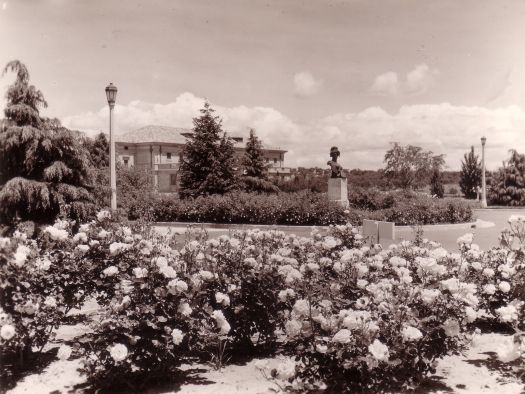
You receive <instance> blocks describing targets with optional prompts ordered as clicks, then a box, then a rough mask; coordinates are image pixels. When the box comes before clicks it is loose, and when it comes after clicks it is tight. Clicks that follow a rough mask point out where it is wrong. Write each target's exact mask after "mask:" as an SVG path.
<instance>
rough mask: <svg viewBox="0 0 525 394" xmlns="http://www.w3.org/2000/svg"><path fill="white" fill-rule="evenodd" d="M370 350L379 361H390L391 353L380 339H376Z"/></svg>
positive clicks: (369, 347)
mask: <svg viewBox="0 0 525 394" xmlns="http://www.w3.org/2000/svg"><path fill="white" fill-rule="evenodd" d="M368 351H369V352H370V354H371V355H372V356H373V357H374V358H375V359H376V360H377V361H388V358H389V357H390V353H389V351H388V347H387V346H386V345H385V344H383V343H381V342H380V341H379V340H378V339H376V340H374V342H372V343H371V344H370V345H369V346H368Z"/></svg>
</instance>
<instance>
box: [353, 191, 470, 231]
mask: <svg viewBox="0 0 525 394" xmlns="http://www.w3.org/2000/svg"><path fill="white" fill-rule="evenodd" d="M348 200H349V202H350V206H351V207H352V208H353V209H355V210H364V211H365V212H362V211H361V212H360V213H359V216H360V217H363V218H366V219H371V220H384V221H388V222H394V223H396V224H397V225H405V226H406V225H414V224H438V223H462V222H468V221H470V220H472V217H473V212H472V207H471V206H470V204H468V203H466V202H464V201H457V200H456V199H435V198H432V197H429V196H428V195H426V194H422V193H416V192H413V191H410V190H402V191H391V192H383V191H380V190H379V189H359V188H357V189H351V190H350V193H349V195H348Z"/></svg>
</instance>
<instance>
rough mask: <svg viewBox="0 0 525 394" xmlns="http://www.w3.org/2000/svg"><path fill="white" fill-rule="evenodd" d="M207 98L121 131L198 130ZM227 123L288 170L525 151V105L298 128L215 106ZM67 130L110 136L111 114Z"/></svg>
mask: <svg viewBox="0 0 525 394" xmlns="http://www.w3.org/2000/svg"><path fill="white" fill-rule="evenodd" d="M203 101H204V100H203V98H200V97H197V96H195V95H193V94H192V93H183V94H181V95H180V96H178V97H177V98H176V99H175V101H173V102H172V103H168V104H151V103H145V102H141V101H132V102H130V103H129V104H127V105H118V106H117V107H116V119H115V125H116V129H117V130H119V131H120V132H125V131H129V130H134V129H137V128H139V127H142V126H145V125H148V124H158V125H167V126H173V127H192V118H193V117H195V116H198V115H199V109H200V108H202V104H203ZM212 107H213V108H215V109H216V111H217V112H216V113H217V115H219V116H220V117H221V118H222V119H223V129H224V130H227V131H229V132H231V133H232V134H234V135H242V136H247V135H248V130H249V128H254V129H255V130H256V132H257V135H258V136H259V137H260V138H261V139H262V140H263V142H264V143H265V144H266V145H269V146H279V147H282V148H283V149H286V150H288V153H287V154H286V156H285V157H286V159H285V164H286V165H287V166H291V167H296V166H305V167H312V166H318V167H322V168H324V167H326V162H327V161H328V159H329V151H330V147H331V146H333V145H335V146H338V147H339V150H340V151H341V158H340V161H341V164H342V165H343V166H344V167H345V168H361V169H376V168H381V167H382V166H383V157H384V153H385V151H386V150H387V149H388V148H389V146H390V142H393V141H397V142H399V143H401V144H412V145H418V146H421V147H423V148H424V149H430V150H432V151H433V152H435V153H437V154H441V153H444V154H446V162H447V165H448V166H449V168H451V169H459V167H460V161H461V159H462V157H463V154H464V153H465V152H467V151H468V150H469V149H470V146H471V145H474V146H475V147H477V148H479V146H480V138H481V137H482V136H483V135H484V136H486V137H487V152H486V153H487V155H486V156H487V166H488V168H489V169H496V168H497V167H499V166H500V165H501V161H502V160H505V159H507V157H508V150H509V149H510V148H516V149H518V150H520V151H525V146H519V145H517V143H519V141H523V138H522V131H523V130H524V129H525V111H524V110H523V109H522V108H520V107H518V106H508V107H500V108H494V109H489V108H484V107H469V106H454V105H451V104H448V103H442V104H425V105H407V106H403V107H401V108H400V109H399V111H397V112H396V113H392V114H391V113H388V112H386V111H385V110H384V109H382V108H381V107H369V108H366V109H364V110H363V111H360V112H356V113H337V114H332V115H330V116H326V117H324V118H322V119H319V120H317V121H313V122H311V123H308V124H298V123H296V122H294V121H293V120H291V119H290V118H288V117H287V116H286V115H285V114H283V113H281V112H279V111H278V110H277V109H275V108H270V107H247V106H236V107H223V106H220V105H216V104H214V103H212ZM63 123H64V125H66V126H67V127H70V128H73V129H80V130H87V131H88V132H90V134H91V135H93V134H94V133H93V132H94V131H95V132H98V131H100V130H107V123H108V110H107V108H102V109H101V110H99V111H97V112H86V113H84V114H80V115H76V116H70V117H67V118H65V119H63Z"/></svg>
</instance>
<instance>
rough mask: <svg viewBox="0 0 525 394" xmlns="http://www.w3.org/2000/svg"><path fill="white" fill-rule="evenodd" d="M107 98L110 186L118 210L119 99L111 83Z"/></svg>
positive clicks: (107, 87) (115, 88)
mask: <svg viewBox="0 0 525 394" xmlns="http://www.w3.org/2000/svg"><path fill="white" fill-rule="evenodd" d="M106 98H107V99H108V104H109V171H110V173H109V184H110V187H111V209H112V210H113V211H114V210H116V209H117V173H116V170H115V139H114V138H113V108H115V100H116V98H117V87H116V86H115V85H113V84H112V83H110V84H109V85H108V86H106Z"/></svg>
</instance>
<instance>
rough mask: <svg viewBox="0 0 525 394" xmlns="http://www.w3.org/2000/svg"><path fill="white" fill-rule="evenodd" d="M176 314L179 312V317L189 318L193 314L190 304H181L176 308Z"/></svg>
mask: <svg viewBox="0 0 525 394" xmlns="http://www.w3.org/2000/svg"><path fill="white" fill-rule="evenodd" d="M177 312H179V313H180V314H181V315H184V316H189V315H191V313H192V312H193V309H191V306H190V304H188V303H187V302H181V303H180V304H179V307H178V308H177Z"/></svg>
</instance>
